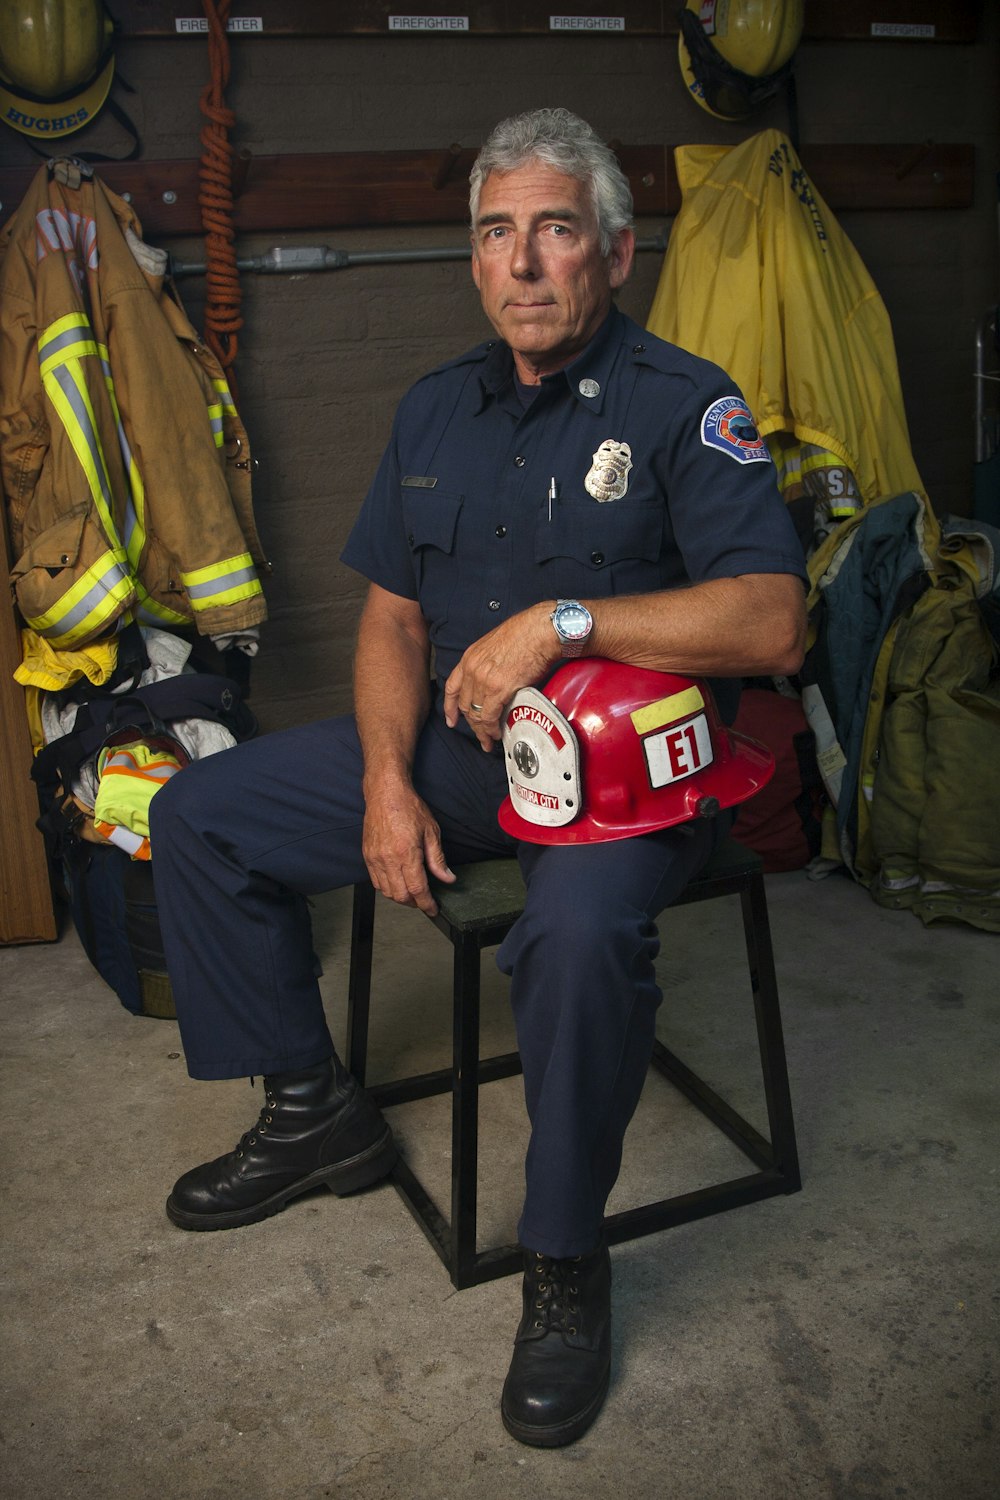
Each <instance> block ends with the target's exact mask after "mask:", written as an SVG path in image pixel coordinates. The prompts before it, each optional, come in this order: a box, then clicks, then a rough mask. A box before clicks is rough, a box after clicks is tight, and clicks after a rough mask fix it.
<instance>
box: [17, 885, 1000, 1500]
mask: <svg viewBox="0 0 1000 1500" xmlns="http://www.w3.org/2000/svg"><path fill="white" fill-rule="evenodd" d="M768 895H769V902H770V907H771V920H772V925H773V931H774V938H775V947H776V953H777V960H778V974H779V982H780V986H781V994H782V1004H783V1012H784V1020H785V1030H786V1039H787V1044H788V1051H789V1065H790V1070H791V1076H792V1089H793V1096H794V1101H795V1106H796V1117H797V1126H798V1135H799V1149H800V1153H801V1157H802V1167H803V1177H804V1184H805V1185H804V1189H803V1191H802V1192H801V1193H799V1194H797V1195H794V1196H791V1197H780V1198H773V1199H770V1200H769V1201H767V1202H765V1203H761V1204H757V1205H754V1206H750V1207H744V1208H740V1209H737V1210H735V1211H732V1212H729V1213H726V1214H723V1215H720V1216H717V1217H714V1218H711V1219H705V1220H702V1221H701V1222H699V1223H696V1224H690V1225H686V1226H682V1227H680V1228H677V1229H672V1230H668V1231H666V1232H664V1233H661V1234H658V1235H653V1236H651V1237H648V1238H645V1239H642V1240H637V1241H634V1242H632V1243H631V1244H628V1245H622V1246H619V1247H617V1248H616V1249H615V1250H614V1251H613V1252H612V1255H613V1265H614V1273H615V1287H616V1301H615V1316H616V1324H617V1342H616V1356H615V1364H614V1372H613V1380H612V1387H611V1392H610V1395H609V1398H608V1401H607V1405H606V1407H605V1408H604V1411H603V1413H602V1415H601V1416H600V1418H599V1419H598V1421H597V1423H596V1424H595V1425H594V1427H593V1428H592V1429H591V1431H590V1432H589V1433H588V1434H587V1435H586V1437H585V1438H583V1439H582V1440H581V1441H580V1442H579V1443H578V1444H577V1445H575V1446H574V1447H572V1448H569V1449H564V1450H561V1451H556V1452H550V1453H546V1452H540V1451H536V1450H532V1449H527V1448H524V1447H522V1446H520V1445H519V1444H517V1443H516V1442H514V1441H513V1440H512V1439H510V1438H509V1437H508V1436H507V1435H506V1434H505V1432H504V1431H503V1428H502V1427H501V1425H500V1420H499V1416H498V1399H499V1392H500V1387H501V1384H502V1381H503V1377H504V1374H505V1372H506V1367H507V1362H508V1358H509V1352H510V1345H511V1339H512V1335H513V1331H514V1326H515V1323H516V1319H517V1315H518V1300H519V1288H518V1282H517V1279H516V1278H506V1279H504V1280H501V1281H494V1282H492V1283H488V1284H486V1285H484V1286H481V1287H477V1288H473V1289H471V1290H467V1291H462V1292H455V1291H454V1290H453V1288H452V1286H451V1283H450V1281H449V1279H448V1276H447V1274H446V1272H445V1270H444V1268H443V1267H442V1265H441V1264H440V1262H439V1261H438V1259H437V1258H436V1256H435V1255H434V1253H433V1252H432V1250H431V1248H430V1247H429V1245H428V1243H427V1241H426V1240H425V1239H424V1237H423V1235H422V1233H421V1232H420V1230H419V1228H418V1227H417V1225H416V1224H415V1223H414V1222H413V1220H412V1219H411V1218H410V1216H409V1214H408V1213H407V1211H406V1209H405V1208H404V1206H403V1204H402V1202H401V1201H400V1199H399V1198H398V1196H397V1195H396V1193H395V1192H394V1190H393V1189H392V1188H391V1187H390V1186H387V1185H380V1186H378V1187H376V1188H374V1189H372V1190H370V1191H368V1192H366V1193H363V1194H360V1195H358V1196H356V1197H353V1198H348V1199H337V1198H335V1197H333V1196H332V1195H330V1194H329V1193H321V1194H320V1195H318V1196H313V1197H311V1198H309V1199H300V1200H298V1201H297V1202H296V1203H295V1204H294V1205H293V1206H292V1207H291V1208H289V1209H288V1210H287V1211H286V1212H285V1213H283V1214H281V1215H280V1216H278V1217H277V1218H274V1219H271V1220H269V1221H267V1222H265V1223H263V1224H258V1225H254V1226H252V1227H250V1228H246V1229H241V1230H235V1231H231V1232H230V1233H226V1234H185V1233H182V1232H180V1231H178V1230H177V1229H174V1228H173V1227H172V1226H171V1225H170V1224H169V1223H168V1221H167V1219H166V1217H165V1215H164V1212H163V1202H164V1199H165V1197H166V1195H167V1192H168V1190H169V1188H170V1185H171V1183H172V1182H173V1180H174V1178H175V1177H176V1176H177V1175H179V1173H180V1172H182V1171H184V1170H185V1169H186V1168H188V1167H190V1166H192V1165H194V1164H195V1163H197V1162H199V1161H201V1160H203V1159H205V1158H206V1157H207V1156H209V1155H214V1154H217V1153H218V1152H220V1151H222V1150H227V1149H229V1148H230V1147H231V1146H232V1145H233V1143H234V1142H235V1141H236V1139H237V1137H238V1136H239V1135H240V1134H241V1132H242V1131H243V1130H244V1129H245V1128H247V1127H248V1126H249V1125H250V1124H251V1123H252V1122H253V1121H254V1120H255V1118H256V1114H257V1110H258V1109H259V1107H260V1103H261V1092H260V1085H259V1082H258V1086H257V1089H256V1090H255V1091H253V1092H252V1091H251V1089H250V1087H249V1085H248V1084H247V1083H246V1082H236V1083H225V1084H203V1083H193V1082H191V1081H190V1080H189V1079H188V1078H187V1075H186V1072H185V1068H184V1062H183V1059H182V1057H181V1055H180V1046H179V1041H178V1034H177V1028H176V1026H175V1024H174V1023H173V1022H171V1021H157V1020H149V1019H141V1018H134V1017H132V1016H130V1015H129V1014H128V1013H127V1012H125V1011H124V1010H123V1009H122V1008H121V1006H120V1005H119V1003H118V1001H117V999H116V997H115V996H114V995H113V994H112V993H111V991H110V990H108V989H107V988H106V987H105V986H104V984H103V982H102V981H101V980H100V979H99V977H98V976H97V975H96V974H95V973H94V971H93V970H92V969H90V967H89V966H88V964H87V962H86V960H85V958H84V957H83V954H82V951H81V949H80V947H79V944H78V942H77V940H76V937H75V934H74V933H73V932H72V931H70V932H69V933H68V934H67V935H65V936H64V937H63V939H62V941H61V942H59V943H57V944H54V945H52V946H42V947H25V948H17V949H12V948H8V949H3V950H0V987H2V994H3V1011H2V1015H3V1033H4V1035H3V1042H4V1047H3V1051H4V1062H3V1073H4V1087H3V1144H4V1152H3V1160H4V1170H3V1174H2V1178H3V1186H4V1205H3V1206H4V1212H3V1221H2V1222H3V1254H2V1262H0V1264H2V1275H3V1282H4V1293H3V1296H4V1313H3V1316H4V1328H5V1337H4V1353H3V1361H2V1377H0V1378H2V1382H3V1391H2V1403H3V1404H2V1426H3V1448H2V1453H3V1457H2V1476H0V1484H2V1486H3V1493H4V1494H5V1495H6V1496H9V1497H11V1500H63V1497H66V1500H91V1497H95V1500H96V1497H102V1500H105V1497H114V1496H123V1497H143V1500H145V1497H158V1500H162V1497H166V1500H174V1497H178V1500H188V1497H190V1500H231V1497H233V1500H235V1497H239V1500H264V1497H267V1500H320V1497H327V1496H336V1497H340V1496H345V1497H346V1496H352V1497H361V1500H389V1497H393V1500H395V1497H401V1500H410V1497H434V1500H438V1497H441V1500H444V1497H455V1496H459V1497H474V1500H492V1497H501V1496H502V1497H504V1500H511V1497H541V1496H546V1497H548V1496H551V1497H559V1496H563V1495H565V1496H569V1495H572V1496H574V1497H577V1500H581V1497H582V1500H588V1497H591V1496H605V1495H606V1494H608V1493H609V1492H612V1493H614V1494H616V1495H618V1496H622V1497H646V1496H649V1497H654V1496H655V1497H678V1500H758V1497H759V1500H812V1497H817V1500H818V1497H823V1500H890V1497H900V1496H902V1497H909V1500H953V1497H954V1500H987V1497H989V1500H994V1497H996V1495H997V1494H998V1491H1000V1485H998V1473H1000V1463H998V1450H997V1435H996V1431H995V1428H996V1414H997V1386H996V1359H997V1349H998V1340H997V1323H996V1304H995V1299H996V1291H997V1223H998V1214H997V1159H998V1151H997V1144H998V1143H997V1056H998V1050H997V1042H998V1039H1000V996H998V985H997V978H996V974H997V955H998V952H1000V949H998V947H997V939H996V938H995V937H991V936H988V935H986V934H983V933H979V932H975V931H972V930H969V929H965V928H957V927H951V928H947V927H939V928H936V929H931V930H926V929H924V928H923V927H922V926H921V925H920V923H919V922H918V921H917V920H916V919H915V918H913V917H911V916H909V915H907V914H904V913H894V912H886V911H882V910H880V909H879V908H878V907H876V906H875V905H874V904H873V903H872V902H871V900H870V899H869V898H868V896H867V895H866V894H865V893H864V892H863V891H861V890H860V889H859V888H857V887H856V886H854V885H853V884H852V883H851V882H850V881H849V880H847V879H846V878H843V877H840V876H834V877H831V878H830V879H828V880H826V881H824V882H820V883H815V884H814V883H811V882H809V881H808V880H807V879H806V877H805V875H804V874H798V873H796V874H791V875H781V876H771V877H769V879H768ZM738 926H739V924H738V911H737V909H736V907H735V905H733V906H730V902H729V900H728V899H727V900H726V901H725V902H714V903H709V904H707V905H705V906H701V907H696V908H690V909H687V910H685V911H683V912H677V913H673V914H668V916H667V918H666V920H665V923H664V937H665V941H664V950H663V956H662V958H661V960H660V964H661V972H662V978H663V982H664V986H665V988H666V990H667V993H668V1000H667V1004H666V1005H665V1006H664V1009H663V1012H662V1024H661V1032H662V1034H663V1035H664V1037H665V1038H666V1039H668V1040H670V1042H671V1043H672V1044H674V1045H676V1046H677V1049H678V1050H679V1051H680V1052H681V1053H682V1055H685V1056H687V1057H689V1060H691V1061H692V1063H693V1064H695V1065H696V1066H698V1065H700V1066H701V1067H702V1068H703V1070H704V1071H705V1073H706V1074H707V1075H708V1076H709V1077H710V1078H711V1079H712V1081H713V1082H718V1083H719V1084H720V1085H721V1086H722V1087H723V1088H724V1089H728V1090H729V1091H730V1092H731V1094H732V1096H733V1099H734V1102H735V1103H737V1104H738V1105H739V1106H741V1107H743V1108H745V1110H746V1111H747V1113H749V1114H750V1115H751V1117H752V1118H754V1119H755V1121H756V1122H757V1123H759V1124H761V1125H763V1120H762V1119H761V1118H760V1115H761V1107H760V1097H759V1096H760V1089H759V1084H758V1082H757V1077H756V1073H755V1063H754V1060H753V1051H752V1048H753V1042H752V1038H751V1035H750V1029H749V1024H750V1016H749V1012H750V1009H751V1007H750V1004H749V992H748V991H746V990H745V969H743V968H741V963H742V959H741V952H740V938H739V932H738ZM316 929H317V944H318V947H319V949H320V951H321V954H322V957H323V960H324V964H325V967H326V977H325V980H324V985H325V994H326V996H327V1000H328V1007H329V1011H330V1016H331V1022H332V1025H333V1027H334V1033H335V1035H337V1036H340V1035H341V1033H342V1030H343V1010H344V988H345V983H344V980H345V973H344V963H343V958H342V957H338V956H337V955H338V953H339V954H342V952H343V944H344V941H345V939H346V935H347V931H348V908H347V904H346V901H345V899H344V897H343V896H342V895H335V896H330V897H327V898H324V900H323V901H322V902H320V903H318V905H317V912H316ZM377 934H378V936H379V938H380V946H379V971H378V984H379V988H378V990H377V994H376V1000H375V1013H374V1031H375V1036H374V1038H373V1042H374V1051H375V1057H374V1069H375V1071H373V1075H372V1076H378V1075H379V1074H387V1073H389V1072H391V1071H392V1070H393V1069H395V1070H396V1071H397V1072H403V1071H406V1072H410V1071H417V1070H419V1069H420V1068H422V1067H424V1066H435V1065H439V1064H440V1063H441V1062H443V1061H444V1060H445V1058H446V1055H447V1048H448V1016H447V1010H448V1005H449V999H448V990H449V967H448V966H449V960H450V950H449V949H448V947H447V945H446V944H445V943H444V942H443V940H442V939H441V938H440V936H439V935H438V933H437V932H436V931H435V929H434V928H433V927H432V926H431V925H430V923H428V922H426V921H425V920H424V919H423V918H422V917H421V916H420V915H419V914H417V913H413V912H405V911H400V910H398V909H394V908H391V907H389V906H388V905H387V904H386V903H380V906H379V913H378V926H377ZM486 967H487V972H488V973H489V975H490V980H489V982H488V984H487V987H486V988H487V995H486V1000H485V1010H486V1033H487V1035H486V1045H487V1046H489V1047H491V1048H494V1049H496V1048H500V1049H503V1048H504V1047H505V1046H507V1045H510V1035H509V1023H508V1020H507V1015H506V1007H505V999H504V991H503V984H504V981H503V980H502V979H501V978H500V976H499V975H496V974H495V972H494V970H493V966H492V964H491V963H489V962H487V965H486ZM737 975H738V976H739V979H738V982H736V976H737ZM744 996H746V998H744ZM519 1090H520V1083H519V1080H517V1079H510V1080H507V1081H505V1082H503V1083H497V1084H492V1085H490V1086H489V1087H488V1088H487V1089H486V1090H485V1091H484V1098H483V1133H482V1147H481V1156H482V1175H483V1184H484V1185H483V1189H482V1193H483V1199H484V1201H483V1205H482V1212H481V1228H482V1231H483V1235H484V1237H485V1239H486V1240H487V1241H489V1240H492V1239H493V1238H497V1239H505V1238H508V1237H509V1236H510V1233H511V1230H512V1226H513V1223H514V1220H515V1218H516V1212H517V1206H518V1197H519V1183H520V1160H519V1158H520V1153H521V1151H522V1149H523V1142H524V1119H523V1106H522V1104H521V1099H520V1093H519ZM445 1110H446V1105H445V1103H444V1101H426V1102H424V1103H422V1104H419V1105H410V1106H406V1107H405V1108H404V1109H399V1110H397V1111H394V1115H393V1118H394V1122H395V1123H396V1124H397V1126H398V1128H399V1134H400V1138H401V1142H402V1144H403V1147H404V1149H405V1150H406V1151H407V1152H408V1154H409V1155H410V1156H411V1158H412V1159H413V1160H414V1162H415V1164H416V1165H417V1167H418V1170H421V1171H423V1172H424V1173H426V1175H427V1177H428V1179H429V1180H430V1181H431V1182H432V1184H434V1185H436V1186H440V1189H441V1191H442V1193H444V1192H445V1185H446V1183H447V1180H448V1157H447V1140H448V1138H447V1118H446V1113H445ZM731 1150H732V1148H730V1147H729V1146H728V1145H726V1144H725V1143H723V1142H722V1141H721V1139H720V1138H718V1137H717V1136H716V1133H715V1132H713V1131H712V1129H711V1127H709V1126H708V1125H707V1124H705V1122H703V1121H702V1120H701V1118H700V1117H699V1116H697V1115H696V1114H695V1112H694V1111H692V1110H691V1109H690V1107H689V1106H687V1105H686V1104H683V1103H682V1102H680V1101H679V1100H678V1099H677V1097H676V1095H675V1094H674V1092H673V1090H672V1089H670V1087H669V1085H666V1084H664V1083H663V1082H661V1081H659V1080H652V1079H651V1081H650V1084H649V1086H648V1087H647V1090H646V1093H645V1095H644V1097H643V1102H642V1104H641V1105H640V1110H639V1113H638V1115H637V1117H636V1121H635V1123H634V1125H633V1128H632V1131H631V1132H630V1136H629V1141H628V1142H627V1159H626V1166H625V1170H624V1172H623V1177H622V1180H621V1182H620V1184H619V1187H618V1189H616V1196H615V1200H614V1203H613V1205H612V1206H614V1207H625V1206H628V1204H629V1203H630V1202H638V1201H641V1200H642V1199H644V1198H650V1197H653V1196H660V1195H661V1194H662V1193H663V1192H664V1191H667V1190H678V1191H679V1190H682V1189H684V1188H686V1187H697V1186H699V1185H702V1184H703V1183H705V1182H708V1181H711V1180H712V1174H713V1173H715V1174H719V1175H722V1174H724V1173H728V1172H729V1170H730V1167H731V1166H732V1165H733V1163H732V1161H731V1159H730V1155H729V1153H731ZM737 1160H739V1161H742V1158H737ZM445 1201H446V1199H445Z"/></svg>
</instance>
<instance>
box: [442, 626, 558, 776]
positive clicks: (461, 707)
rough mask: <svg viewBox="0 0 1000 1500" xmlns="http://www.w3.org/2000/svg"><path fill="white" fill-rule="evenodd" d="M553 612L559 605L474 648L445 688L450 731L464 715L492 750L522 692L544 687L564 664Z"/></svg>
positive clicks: (497, 632) (492, 635)
mask: <svg viewBox="0 0 1000 1500" xmlns="http://www.w3.org/2000/svg"><path fill="white" fill-rule="evenodd" d="M553 608H554V602H553V603H542V604H535V605H532V607H531V608H530V609H526V610H522V612H521V613H520V614H518V615H512V616H511V618H510V619H509V620H505V621H504V622H503V624H502V625H498V626H497V627H496V629H495V630H491V631H489V632H488V633H487V634H486V635H484V636H480V638H479V640H478V641H475V642H474V643H473V644H472V645H471V646H470V647H469V649H468V650H467V651H466V652H465V653H464V655H463V657H462V660H461V661H460V662H459V664H458V666H457V667H456V668H455V670H454V671H453V672H452V674H451V676H450V677H449V678H448V681H447V682H446V683H445V685H444V716H445V720H446V721H447V724H448V726H449V728H451V729H454V728H455V725H456V724H457V723H458V721H459V717H460V716H461V715H463V714H464V716H465V718H466V719H468V721H469V724H470V725H471V726H472V729H473V731H474V733H475V736H476V739H477V740H478V741H479V743H480V745H482V747H483V749H484V750H492V749H493V745H494V742H495V741H496V740H498V739H499V738H500V732H501V725H500V716H501V714H502V713H503V711H504V708H505V707H506V706H507V704H508V703H509V702H510V700H511V698H513V696H514V694H515V693H516V692H517V690H518V688H522V687H527V686H529V685H530V684H531V683H535V682H541V681H543V680H544V679H545V678H546V677H547V676H548V675H549V672H550V670H551V668H552V667H553V665H554V664H555V663H556V662H557V661H558V660H559V642H558V640H557V638H556V633H555V631H554V630H553V628H552V622H551V620H550V618H549V616H550V615H551V613H552V610H553Z"/></svg>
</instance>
